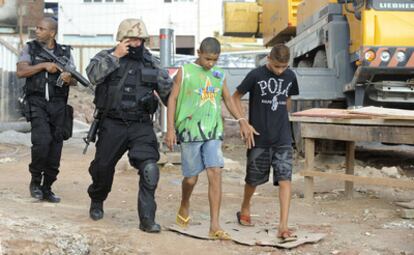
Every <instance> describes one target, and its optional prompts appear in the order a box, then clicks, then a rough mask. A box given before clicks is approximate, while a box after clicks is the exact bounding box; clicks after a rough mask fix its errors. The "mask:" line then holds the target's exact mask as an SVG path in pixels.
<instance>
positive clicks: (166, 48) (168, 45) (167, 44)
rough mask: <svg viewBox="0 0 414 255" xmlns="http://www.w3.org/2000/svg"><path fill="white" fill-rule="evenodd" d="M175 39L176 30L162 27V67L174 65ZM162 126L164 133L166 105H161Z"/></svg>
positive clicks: (165, 129) (165, 130)
mask: <svg viewBox="0 0 414 255" xmlns="http://www.w3.org/2000/svg"><path fill="white" fill-rule="evenodd" d="M173 40H174V30H173V29H170V28H161V29H160V60H161V67H162V68H168V67H171V66H172V59H171V56H172V53H173V51H174V50H175V49H173V47H172V45H173ZM160 115H161V116H160V126H161V132H162V133H163V135H164V134H165V133H166V132H167V109H166V107H165V106H162V107H161V111H160Z"/></svg>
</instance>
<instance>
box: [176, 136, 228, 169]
mask: <svg viewBox="0 0 414 255" xmlns="http://www.w3.org/2000/svg"><path fill="white" fill-rule="evenodd" d="M221 143H222V142H221V140H208V141H205V142H189V143H181V169H182V172H183V176H184V177H192V176H197V175H198V174H199V173H200V172H202V171H203V170H204V169H206V168H210V167H217V168H222V167H223V166H224V160H223V152H222V151H221Z"/></svg>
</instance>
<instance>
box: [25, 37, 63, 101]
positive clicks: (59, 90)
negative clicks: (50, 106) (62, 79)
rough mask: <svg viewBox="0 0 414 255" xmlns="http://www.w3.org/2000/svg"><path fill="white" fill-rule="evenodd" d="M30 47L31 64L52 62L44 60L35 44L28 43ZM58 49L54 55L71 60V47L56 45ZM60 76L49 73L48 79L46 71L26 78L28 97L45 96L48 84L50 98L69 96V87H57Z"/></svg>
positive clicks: (54, 51)
mask: <svg viewBox="0 0 414 255" xmlns="http://www.w3.org/2000/svg"><path fill="white" fill-rule="evenodd" d="M27 44H28V46H29V54H30V58H31V62H32V63H31V64H32V65H36V64H39V63H43V62H50V61H49V60H47V59H44V58H42V54H41V52H42V49H41V48H39V46H37V45H36V44H35V43H33V42H32V41H31V42H28V43H27ZM55 45H56V47H55V49H54V50H53V53H54V54H55V55H56V56H57V57H63V56H66V57H67V58H68V59H70V46H66V45H61V44H57V43H56V44H55ZM59 75H60V72H56V73H53V74H52V73H48V76H47V77H48V78H46V71H42V72H39V73H37V74H35V75H33V76H31V77H29V78H26V88H25V89H26V95H27V96H30V95H37V96H42V97H44V96H45V84H46V82H47V83H48V88H49V98H52V97H67V96H68V94H69V87H68V86H62V87H58V86H56V81H57V79H58V77H59Z"/></svg>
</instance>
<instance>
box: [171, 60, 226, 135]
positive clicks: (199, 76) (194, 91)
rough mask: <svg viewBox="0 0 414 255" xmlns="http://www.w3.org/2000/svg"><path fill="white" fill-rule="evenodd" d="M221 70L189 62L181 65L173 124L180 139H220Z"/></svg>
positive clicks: (221, 127) (221, 128)
mask: <svg viewBox="0 0 414 255" xmlns="http://www.w3.org/2000/svg"><path fill="white" fill-rule="evenodd" d="M224 78H225V77H224V72H223V70H222V69H220V68H218V67H215V66H214V67H213V68H211V69H210V70H205V69H204V68H203V67H201V66H199V65H197V64H195V63H190V64H186V65H184V66H183V67H182V82H181V87H180V93H179V95H178V99H177V110H176V112H175V127H176V130H177V134H178V140H179V141H181V142H199V141H208V140H213V139H220V140H221V139H223V120H222V117H221V97H222V89H223V81H224Z"/></svg>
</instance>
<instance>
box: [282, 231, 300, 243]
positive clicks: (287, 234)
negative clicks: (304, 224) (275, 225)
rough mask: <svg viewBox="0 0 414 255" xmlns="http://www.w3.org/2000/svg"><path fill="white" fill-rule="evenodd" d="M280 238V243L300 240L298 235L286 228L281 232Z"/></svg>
mask: <svg viewBox="0 0 414 255" xmlns="http://www.w3.org/2000/svg"><path fill="white" fill-rule="evenodd" d="M278 238H279V240H280V241H279V243H287V242H294V241H296V240H298V236H297V235H295V234H293V233H292V232H291V231H289V230H285V231H283V232H282V233H280V235H279V236H278Z"/></svg>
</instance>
